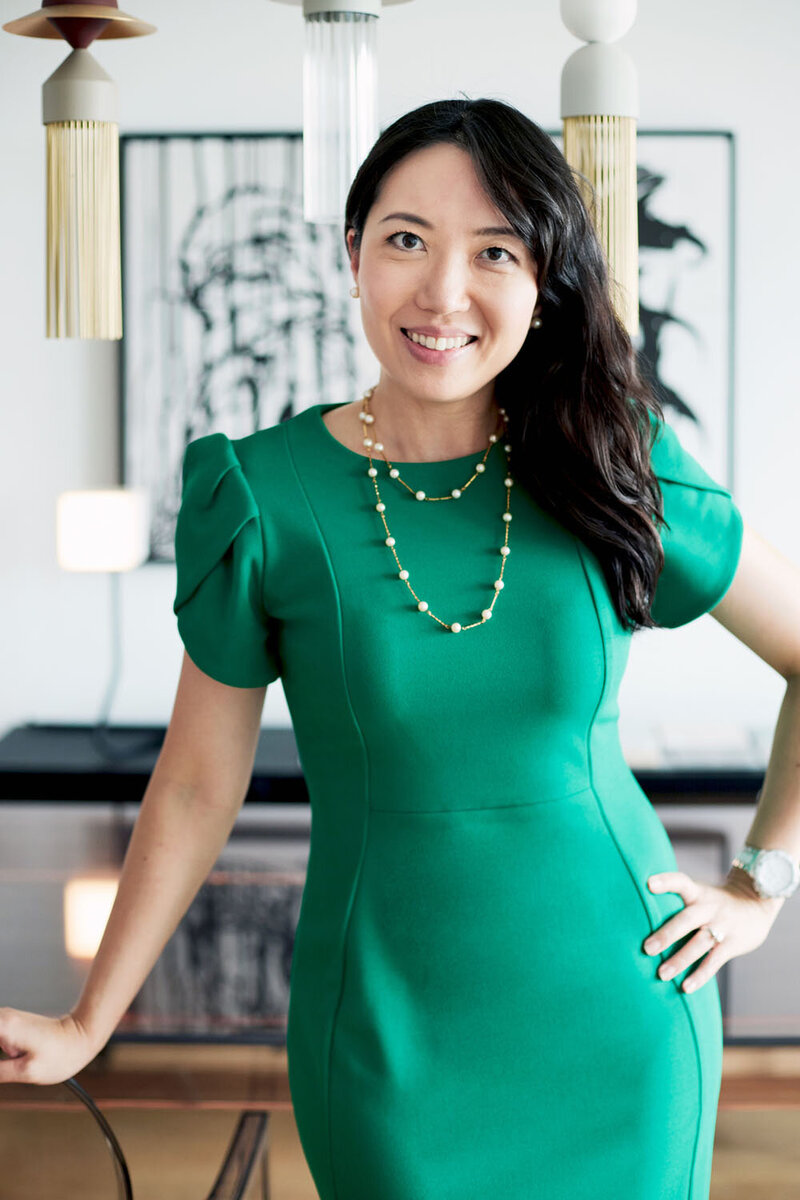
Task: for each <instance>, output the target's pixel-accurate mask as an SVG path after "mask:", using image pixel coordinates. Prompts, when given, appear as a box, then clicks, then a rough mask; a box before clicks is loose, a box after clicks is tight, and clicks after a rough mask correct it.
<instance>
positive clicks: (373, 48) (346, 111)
mask: <svg viewBox="0 0 800 1200" xmlns="http://www.w3.org/2000/svg"><path fill="white" fill-rule="evenodd" d="M275 2H276V3H278V4H295V5H300V4H302V6H303V17H304V20H305V50H304V56H303V217H304V219H305V220H306V221H315V222H318V223H320V224H330V225H339V224H341V222H342V220H343V218H344V209H345V202H346V200H347V193H348V191H349V189H350V184H351V183H352V180H353V176H354V175H355V173H356V171H357V170H358V168H359V167H360V166H361V163H362V162H363V161H364V159H365V158H366V157H367V154H368V153H369V151H370V149H371V148H372V145H373V143H374V142H375V141H376V140H377V137H378V134H379V133H380V129H379V127H378V68H377V36H378V28H377V26H378V17H379V16H380V14H381V7H382V5H387V4H407V3H408V2H409V0H275Z"/></svg>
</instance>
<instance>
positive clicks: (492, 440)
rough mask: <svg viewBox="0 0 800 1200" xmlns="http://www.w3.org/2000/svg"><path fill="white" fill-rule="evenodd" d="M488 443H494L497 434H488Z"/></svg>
mask: <svg viewBox="0 0 800 1200" xmlns="http://www.w3.org/2000/svg"><path fill="white" fill-rule="evenodd" d="M489 441H490V442H496V441H497V434H496V433H490V434H489Z"/></svg>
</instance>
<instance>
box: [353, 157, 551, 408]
mask: <svg viewBox="0 0 800 1200" xmlns="http://www.w3.org/2000/svg"><path fill="white" fill-rule="evenodd" d="M393 214H401V215H393ZM507 226H508V221H507V220H506V219H505V218H504V217H503V216H502V215H501V214H500V213H499V212H498V211H497V209H496V208H495V207H494V205H493V204H492V202H491V201H490V200H489V198H488V197H487V195H486V193H485V192H484V191H483V189H482V187H481V185H480V183H479V181H478V178H477V175H476V174H475V169H474V167H473V165H472V160H471V158H470V157H469V155H468V154H467V152H466V151H465V150H462V149H461V148H460V147H459V146H454V145H452V144H449V143H439V144H436V145H433V146H426V147H425V148H424V149H422V150H417V151H414V152H413V153H412V154H409V155H407V156H406V157H405V158H403V159H401V161H400V162H399V163H397V165H396V166H394V167H393V168H392V170H391V171H389V172H388V173H387V175H386V176H385V177H384V180H383V185H382V187H381V190H380V192H379V195H378V199H377V200H376V201H375V203H374V204H373V205H372V208H371V210H370V212H369V215H368V217H367V221H366V224H365V226H364V233H363V237H362V240H361V247H360V251H359V252H358V253H354V252H353V247H352V243H353V238H354V237H355V230H353V229H350V230H348V232H347V244H348V248H349V250H350V255H351V267H352V272H353V278H354V279H355V281H356V283H357V284H358V286H359V293H360V300H361V314H362V321H363V324H364V332H365V334H366V337H367V340H368V342H369V344H370V346H371V348H372V351H373V353H374V354H375V356H376V358H377V359H378V361H379V362H380V363H381V366H382V368H383V370H382V372H381V381H382V382H384V381H391V389H392V391H393V392H396V391H398V390H399V391H401V392H405V393H408V394H410V395H414V396H416V397H419V398H421V399H438V400H446V399H458V398H466V397H469V396H474V395H476V394H478V393H482V394H483V397H484V398H485V397H491V396H492V395H493V392H494V386H493V380H494V378H495V376H496V375H497V374H498V373H499V372H500V371H502V370H503V368H504V367H506V366H507V365H508V363H510V362H511V360H512V359H513V358H514V357H515V356H516V354H517V352H518V351H519V349H520V347H521V346H522V344H523V342H524V341H525V338H526V337H527V335H528V331H529V329H530V324H531V319H532V317H533V313H534V308H535V306H536V298H537V295H538V290H537V287H536V264H535V262H534V259H533V256H532V254H531V252H530V250H529V249H528V247H527V246H526V244H525V243H524V242H523V241H522V239H521V238H519V237H517V236H516V235H515V234H514V232H513V230H509V231H508V232H491V231H490V232H486V229H487V228H492V227H494V228H497V227H507ZM482 230H483V232H481V231H482ZM426 327H428V328H430V329H432V330H435V331H437V332H438V331H440V330H450V331H455V330H457V331H459V332H460V333H463V334H469V335H474V336H475V337H476V338H477V340H476V341H474V342H472V343H470V344H469V345H468V346H467V347H466V348H465V349H463V350H455V351H444V352H442V351H433V352H430V351H428V352H423V353H422V354H416V353H415V347H414V346H413V345H412V343H411V342H410V341H409V339H408V338H407V337H406V336H405V334H404V333H403V330H404V329H405V330H420V329H426ZM449 336H452V333H451V334H450V335H449Z"/></svg>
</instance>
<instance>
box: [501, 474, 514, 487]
mask: <svg viewBox="0 0 800 1200" xmlns="http://www.w3.org/2000/svg"><path fill="white" fill-rule="evenodd" d="M503 483H504V484H505V485H506V487H513V486H514V480H513V479H512V478H511V476H510V475H506V477H505V479H504V480H503Z"/></svg>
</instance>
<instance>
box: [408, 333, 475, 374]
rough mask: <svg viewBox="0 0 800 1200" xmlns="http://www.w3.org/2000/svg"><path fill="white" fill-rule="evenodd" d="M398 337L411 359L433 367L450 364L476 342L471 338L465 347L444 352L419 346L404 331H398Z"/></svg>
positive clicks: (457, 347)
mask: <svg viewBox="0 0 800 1200" xmlns="http://www.w3.org/2000/svg"><path fill="white" fill-rule="evenodd" d="M400 336H401V337H402V339H403V342H404V344H405V345H406V346H407V347H408V351H409V353H410V354H411V355H413V357H414V358H416V359H417V361H418V362H424V363H433V364H434V365H436V364H442V365H443V364H445V363H449V362H452V361H453V359H454V358H458V357H460V356H461V355H462V354H465V353H466V352H467V351H468V350H469V349H471V347H472V346H474V345H476V344H477V342H478V339H477V338H473V340H472V341H470V342H467V343H466V345H463V346H458V345H457V346H453V347H451V348H450V349H446V348H445V349H444V350H431V349H429V348H428V347H427V346H423V345H421V344H420V343H419V342H414V341H412V339H411V338H410V337H409V335H408V334H407V333H406V331H405V330H404V329H401V330H400ZM448 340H450V341H452V340H456V341H457V340H459V339H448Z"/></svg>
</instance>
